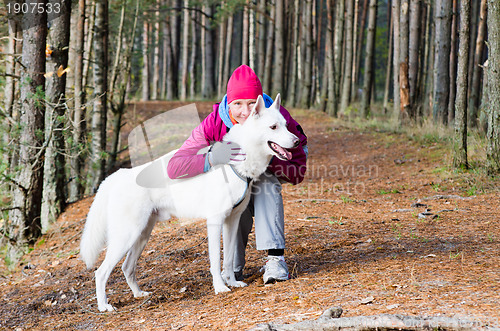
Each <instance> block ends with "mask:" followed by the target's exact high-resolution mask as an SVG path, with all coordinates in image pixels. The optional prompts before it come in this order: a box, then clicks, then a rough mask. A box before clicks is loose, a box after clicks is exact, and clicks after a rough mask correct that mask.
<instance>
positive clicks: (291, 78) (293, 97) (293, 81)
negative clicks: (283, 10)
mask: <svg viewBox="0 0 500 331" xmlns="http://www.w3.org/2000/svg"><path fill="white" fill-rule="evenodd" d="M299 6H300V3H299V0H294V2H293V8H294V12H293V23H292V29H293V38H292V45H291V52H292V54H291V56H290V70H289V73H288V86H287V104H288V105H290V106H291V107H295V104H296V102H297V94H296V92H297V88H296V85H297V65H298V50H297V47H298V43H299V33H300V27H299V15H300V10H299V8H300V7H299Z"/></svg>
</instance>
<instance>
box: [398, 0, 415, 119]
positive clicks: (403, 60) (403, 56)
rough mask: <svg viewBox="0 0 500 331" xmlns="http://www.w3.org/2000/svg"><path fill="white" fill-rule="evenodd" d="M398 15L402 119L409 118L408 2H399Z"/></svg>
mask: <svg viewBox="0 0 500 331" xmlns="http://www.w3.org/2000/svg"><path fill="white" fill-rule="evenodd" d="M400 4H401V10H400V13H399V22H400V23H399V93H400V111H401V116H402V118H403V119H407V118H411V119H413V117H410V115H411V114H410V109H411V104H410V81H409V66H408V62H409V50H410V39H409V37H410V25H409V22H410V20H409V18H410V6H409V0H401V3H400Z"/></svg>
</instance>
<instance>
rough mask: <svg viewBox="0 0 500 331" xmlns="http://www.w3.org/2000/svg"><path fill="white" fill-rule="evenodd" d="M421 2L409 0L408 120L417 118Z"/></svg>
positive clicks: (419, 0)
mask: <svg viewBox="0 0 500 331" xmlns="http://www.w3.org/2000/svg"><path fill="white" fill-rule="evenodd" d="M421 3H422V1H421V0H410V40H409V54H408V80H409V89H410V100H409V103H410V105H411V107H410V109H409V112H410V118H412V119H416V118H417V105H416V100H417V90H418V89H417V86H418V73H419V71H420V61H419V55H420V54H419V49H420V33H421V31H420V26H421V24H422V22H421V17H422V15H421V12H422V9H421Z"/></svg>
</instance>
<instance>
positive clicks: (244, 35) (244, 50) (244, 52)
mask: <svg viewBox="0 0 500 331" xmlns="http://www.w3.org/2000/svg"><path fill="white" fill-rule="evenodd" d="M242 23H243V28H242V31H241V64H246V65H249V62H248V40H249V37H248V34H249V32H250V29H249V27H250V16H249V9H248V6H247V5H245V6H244V8H243V19H242Z"/></svg>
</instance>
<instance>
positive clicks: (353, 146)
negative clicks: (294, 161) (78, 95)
mask: <svg viewBox="0 0 500 331" xmlns="http://www.w3.org/2000/svg"><path fill="white" fill-rule="evenodd" d="M179 105H180V104H179V103H164V102H151V103H147V104H138V105H136V106H135V107H131V108H130V111H129V113H128V117H127V125H126V127H125V130H124V131H125V132H124V137H126V132H128V131H130V129H132V128H133V127H134V126H136V125H137V124H138V123H139V121H140V120H141V119H146V118H151V117H153V116H154V115H156V114H159V113H161V112H163V111H165V110H168V109H172V108H175V107H177V106H179ZM197 106H198V110H200V111H201V112H202V113H203V114H205V115H206V114H208V112H209V111H210V110H211V104H208V103H197ZM132 110H133V111H132ZM291 113H292V115H293V116H294V117H295V118H296V119H297V120H298V122H299V123H301V124H302V126H303V128H304V131H305V132H306V134H307V136H308V139H309V151H310V157H309V161H308V173H307V176H306V179H305V180H304V182H303V183H301V184H300V185H297V186H289V185H285V186H284V187H283V197H284V201H285V218H286V236H287V250H286V253H285V255H286V259H287V263H288V266H289V268H290V272H291V274H292V279H291V280H289V281H286V282H282V283H277V284H272V285H264V284H263V283H262V277H261V275H262V273H261V271H260V268H261V266H262V265H263V263H264V261H263V257H264V255H263V253H262V252H259V251H256V250H255V247H254V244H253V239H254V237H251V238H250V239H251V240H250V247H249V248H248V262H247V269H246V270H245V278H246V279H245V281H246V282H247V283H248V285H249V286H248V287H245V288H238V289H234V290H233V291H232V292H230V293H228V294H221V295H215V294H214V293H213V290H212V286H211V276H210V273H209V260H208V252H207V250H208V248H207V241H206V230H205V225H204V222H203V221H196V222H190V223H185V222H181V221H178V220H169V221H167V222H163V223H160V224H159V225H158V226H157V227H156V229H155V230H154V232H153V235H152V237H151V240H150V242H149V244H148V246H147V247H146V249H145V251H144V253H143V255H142V257H141V259H140V260H139V266H138V280H139V284H141V285H142V287H143V289H144V290H146V291H152V292H153V294H152V295H151V296H150V297H149V298H146V299H144V298H142V299H134V298H133V296H132V294H131V292H130V290H129V288H128V286H127V284H126V283H125V280H124V277H123V274H122V273H121V270H120V269H119V268H116V269H115V271H114V272H113V274H112V275H111V277H110V280H109V283H108V296H109V300H110V303H111V304H113V305H114V306H116V307H117V308H118V311H117V312H116V313H105V314H101V313H99V312H98V310H97V306H96V300H95V294H94V291H95V285H94V281H93V272H92V271H88V270H86V269H85V267H84V264H83V262H81V261H80V260H79V259H78V247H79V240H80V235H81V231H82V229H83V225H84V222H85V217H86V214H87V212H88V208H89V206H90V204H91V202H92V197H88V198H86V199H84V200H82V201H79V202H77V203H74V204H72V205H70V206H69V207H68V209H67V210H66V211H65V213H64V214H63V215H62V216H61V217H60V218H59V220H58V222H57V223H56V224H54V226H53V228H52V229H51V230H50V232H49V233H47V234H46V235H44V236H43V237H42V238H41V239H40V240H39V242H38V244H37V245H36V246H35V248H34V250H33V251H32V252H31V253H30V254H28V255H26V256H25V258H24V259H23V261H22V263H21V264H20V265H19V266H17V268H15V269H14V270H13V271H7V268H3V267H4V266H2V269H1V270H2V272H1V275H0V288H1V292H0V293H1V294H0V296H1V305H0V328H7V329H19V330H21V329H56V328H57V329H59V328H64V329H68V330H76V329H152V328H158V329H174V330H178V329H181V330H200V329H206V330H217V329H221V330H242V329H249V328H251V327H253V326H255V325H257V324H259V323H265V322H271V321H273V322H277V321H278V322H282V323H294V322H297V321H301V320H306V319H314V318H317V317H318V316H319V315H321V313H322V312H323V311H324V310H325V309H327V308H329V307H332V306H339V307H342V308H343V310H344V313H343V316H346V317H348V316H361V315H375V314H381V313H388V314H404V315H413V316H449V317H466V318H468V319H469V320H472V321H475V322H477V325H479V326H483V327H486V326H497V327H500V313H499V310H498V307H499V305H500V267H499V266H500V255H499V254H498V252H499V248H500V246H499V240H500V227H499V223H498V220H499V219H500V209H499V208H498V206H499V205H500V192H499V187H500V186H499V180H498V179H496V180H495V179H490V178H488V177H487V176H486V175H485V174H484V172H483V171H482V170H481V169H480V168H476V169H472V170H470V171H467V172H457V171H454V170H452V169H451V168H450V164H451V152H450V150H449V149H448V146H447V144H445V143H443V140H442V139H439V138H430V137H427V138H425V137H424V138H422V139H420V138H418V137H413V138H412V137H410V135H408V134H406V133H399V132H395V131H391V130H387V129H384V128H380V127H379V128H377V127H375V126H360V125H357V124H353V123H352V122H349V121H340V120H333V119H331V118H329V117H327V116H326V115H324V114H323V113H321V112H317V111H303V110H292V111H291ZM478 148H479V149H480V147H478ZM483 154H484V153H483ZM481 155H482V154H481V153H480V151H479V152H477V151H476V156H474V157H477V159H473V162H472V163H473V164H475V165H480V164H481V163H482V161H481V159H480V157H481ZM126 159H127V157H126V153H123V155H122V161H123V162H124V164H126ZM195 204H196V202H193V207H194V206H195ZM100 261H102V256H101V260H100ZM100 261H99V262H98V264H99V263H100Z"/></svg>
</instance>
